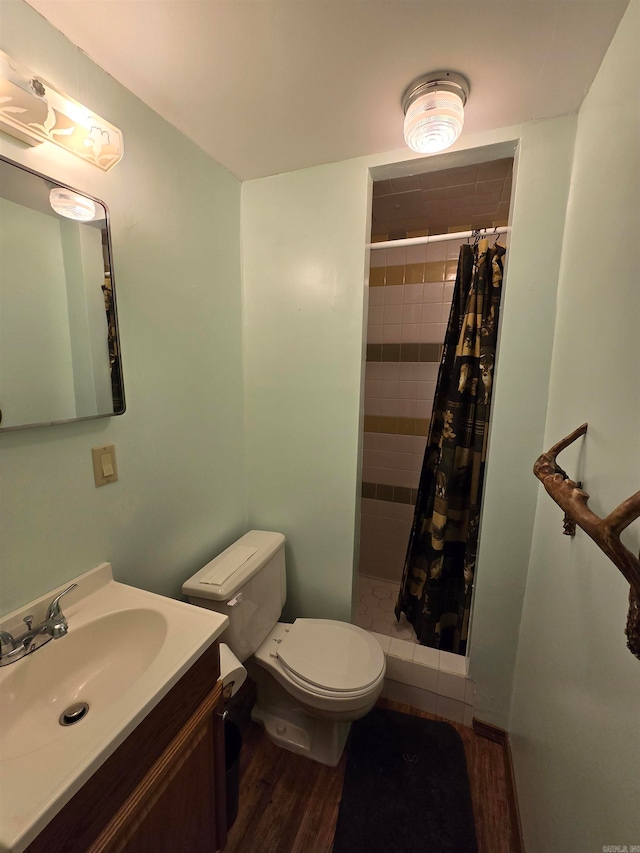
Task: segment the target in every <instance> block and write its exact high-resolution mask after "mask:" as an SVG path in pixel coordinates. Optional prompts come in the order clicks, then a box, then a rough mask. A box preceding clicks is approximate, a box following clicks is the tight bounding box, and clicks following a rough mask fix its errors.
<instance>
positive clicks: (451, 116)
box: [402, 71, 469, 154]
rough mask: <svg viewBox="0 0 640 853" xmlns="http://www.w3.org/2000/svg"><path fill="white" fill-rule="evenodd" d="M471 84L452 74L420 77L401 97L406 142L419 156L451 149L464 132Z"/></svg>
mask: <svg viewBox="0 0 640 853" xmlns="http://www.w3.org/2000/svg"><path fill="white" fill-rule="evenodd" d="M468 96H469V81H468V80H467V79H466V78H465V77H463V76H462V74H455V73H454V72H453V71H432V72H431V73H430V74H425V75H423V76H422V77H418V79H417V80H414V81H413V83H411V85H410V86H409V87H408V88H407V89H406V91H405V93H404V95H403V96H402V109H403V112H404V140H405V142H406V143H407V145H408V146H409V148H411V149H412V150H413V151H417V152H418V153H419V154H435V153H436V152H437V151H444V150H445V148H449V147H450V146H451V145H453V143H454V142H455V141H456V139H457V138H458V137H459V136H460V133H461V132H462V125H463V124H464V105H465V104H466V103H467V98H468Z"/></svg>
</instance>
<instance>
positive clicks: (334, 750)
mask: <svg viewBox="0 0 640 853" xmlns="http://www.w3.org/2000/svg"><path fill="white" fill-rule="evenodd" d="M303 713H304V712H303ZM306 716H307V717H308V721H309V722H310V723H311V726H309V727H304V726H300V725H296V723H295V722H291V721H290V720H287V719H284V718H283V717H279V716H275V715H274V714H270V713H268V712H266V711H263V710H262V709H261V708H259V707H258V705H257V704H256V705H254V707H253V710H252V711H251V719H252V720H253V722H254V723H259V724H260V725H261V726H262V727H263V728H264V731H265V734H266V735H267V737H268V738H269V740H270V741H272V743H275V744H276V745H277V746H280V747H282V748H283V749H288V750H289V752H295V753H297V754H298V755H304V756H305V758H310V759H311V760H312V761H317V762H318V763H319V764H327V765H328V766H329V767H335V766H336V765H337V764H338V762H339V761H340V758H341V757H342V753H343V751H344V745H345V743H346V742H347V737H348V735H349V729H350V728H351V723H328V722H327V720H319V719H313V718H311V717H309V715H308V714H307V715H306Z"/></svg>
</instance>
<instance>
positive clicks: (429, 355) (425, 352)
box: [419, 341, 442, 363]
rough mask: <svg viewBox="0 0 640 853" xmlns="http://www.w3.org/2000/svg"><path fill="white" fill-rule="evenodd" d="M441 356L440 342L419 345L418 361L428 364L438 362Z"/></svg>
mask: <svg viewBox="0 0 640 853" xmlns="http://www.w3.org/2000/svg"><path fill="white" fill-rule="evenodd" d="M441 355H442V341H437V342H434V343H421V344H420V358H419V361H421V362H422V361H428V362H438V363H439V362H440V356H441Z"/></svg>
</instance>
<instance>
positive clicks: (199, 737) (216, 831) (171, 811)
mask: <svg viewBox="0 0 640 853" xmlns="http://www.w3.org/2000/svg"><path fill="white" fill-rule="evenodd" d="M221 697H222V693H221V685H220V683H218V684H217V685H216V688H215V689H214V690H213V691H212V692H211V693H210V694H209V696H207V698H206V699H205V700H204V702H203V703H202V705H201V706H200V708H198V710H197V711H196V713H195V714H194V715H193V716H192V717H191V719H190V720H189V721H188V722H187V723H186V724H185V725H184V726H183V728H182V729H181V731H180V732H179V733H178V735H177V737H176V738H174V740H173V741H172V742H171V743H170V744H169V746H168V747H167V748H166V749H165V750H164V752H163V753H162V755H160V757H159V758H158V760H157V761H156V762H155V764H154V765H153V767H152V768H151V770H150V771H149V773H148V774H147V776H146V777H145V778H144V780H143V781H142V782H141V784H140V785H139V786H138V787H137V788H136V790H135V791H133V793H132V794H131V796H130V797H129V798H128V799H127V800H126V802H125V803H124V804H123V805H122V807H121V809H120V810H119V812H118V813H117V814H116V815H115V816H114V818H113V819H112V820H111V821H110V823H109V824H108V826H106V827H105V829H104V831H103V832H102V833H101V835H100V836H99V838H98V839H96V841H95V843H94V844H93V845H92V846H91V847H90V849H89V851H88V853H107V851H108V853H149V851H153V853H194V851H198V853H200V851H203V853H204V851H211V853H213V851H215V850H217V849H220V848H221V847H222V846H224V843H225V841H226V837H222V838H221V837H220V835H223V836H226V832H224V827H220V826H219V815H220V814H221V811H222V810H223V809H224V806H225V803H224V788H222V789H218V791H217V792H216V758H215V757H216V752H218V755H220V753H219V751H218V750H216V740H219V739H220V737H219V730H220V728H221V716H220V713H221V710H222V709H221ZM221 830H223V831H222V832H221Z"/></svg>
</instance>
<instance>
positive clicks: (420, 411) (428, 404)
mask: <svg viewBox="0 0 640 853" xmlns="http://www.w3.org/2000/svg"><path fill="white" fill-rule="evenodd" d="M432 411H433V400H430V399H427V400H418V406H417V409H416V412H417V417H418V418H419V419H423V418H424V419H428V418H430V417H431V412H432Z"/></svg>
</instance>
